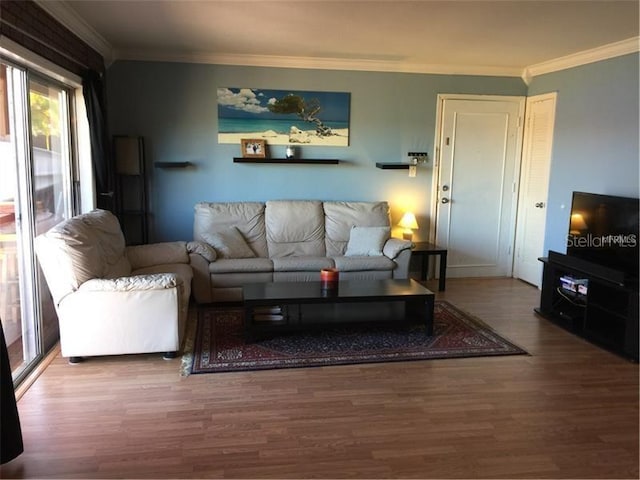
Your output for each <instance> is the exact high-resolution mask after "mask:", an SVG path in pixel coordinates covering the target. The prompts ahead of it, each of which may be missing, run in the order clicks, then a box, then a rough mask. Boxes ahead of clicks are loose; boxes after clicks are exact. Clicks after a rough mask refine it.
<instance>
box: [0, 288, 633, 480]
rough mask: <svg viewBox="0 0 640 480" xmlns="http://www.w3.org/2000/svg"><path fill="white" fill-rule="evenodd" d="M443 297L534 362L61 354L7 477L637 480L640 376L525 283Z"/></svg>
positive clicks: (45, 378) (28, 406)
mask: <svg viewBox="0 0 640 480" xmlns="http://www.w3.org/2000/svg"><path fill="white" fill-rule="evenodd" d="M429 286H430V287H431V288H432V289H433V290H434V291H435V290H437V288H436V286H435V284H433V283H429ZM438 297H439V298H443V299H447V300H449V301H450V302H452V303H453V304H454V305H456V306H457V307H459V308H461V309H463V310H466V311H468V312H470V313H472V314H474V315H476V316H477V317H480V318H482V319H483V320H484V321H485V322H486V323H488V324H489V325H491V326H492V327H493V328H494V329H495V330H497V331H498V332H499V333H501V334H502V335H504V336H505V337H507V338H509V339H510V340H512V341H513V342H515V343H517V344H518V345H520V346H522V347H523V348H525V349H526V350H527V351H528V352H530V354H531V355H530V356H526V355H521V356H510V357H493V358H491V357H488V358H469V359H453V360H430V361H417V362H401V363H387V364H369V365H357V366H336V367H321V368H309V369H290V370H273V371H260V372H242V373H222V374H209V375H191V376H189V377H180V376H179V373H178V371H179V366H180V359H179V358H177V359H174V360H171V361H164V360H162V358H161V356H160V355H135V356H121V357H102V358H93V359H91V360H89V361H87V362H84V363H82V364H79V365H69V364H67V362H66V360H65V359H63V358H60V356H57V357H56V358H55V359H54V361H53V362H52V364H51V365H50V366H49V367H48V368H47V369H46V370H45V371H44V373H43V374H42V375H41V376H40V377H39V378H38V379H37V380H36V381H35V382H34V384H33V385H32V386H31V387H30V388H29V390H28V391H27V392H26V393H25V394H24V395H23V397H22V398H21V399H20V401H19V403H18V407H19V411H20V418H21V422H22V429H23V435H24V441H25V452H24V454H22V455H21V456H20V457H18V458H17V459H16V460H14V461H12V462H10V463H8V464H6V465H5V466H3V467H2V468H1V469H0V477H2V478H45V477H46V478H214V477H228V478H268V477H270V478H311V477H312V478H346V477H350V478H398V477H402V478H600V479H603V478H636V479H637V478H638V476H639V469H638V365H637V364H635V363H632V362H629V361H628V360H625V359H623V358H620V357H618V356H616V355H614V354H612V353H609V352H607V351H605V350H602V349H600V348H598V347H596V346H593V345H591V344H590V343H588V342H586V341H584V340H582V339H580V338H577V337H575V336H573V335H571V334H569V333H567V332H565V331H564V330H562V329H560V328H558V327H556V326H555V325H553V324H552V323H550V322H548V321H547V320H544V319H542V318H539V317H537V316H536V315H535V314H534V313H533V307H534V306H537V304H538V300H539V292H538V290H537V289H535V288H534V287H531V286H529V285H527V284H525V283H522V282H520V281H517V280H513V279H490V280H478V279H475V280H474V279H450V280H447V291H446V292H444V293H441V294H438Z"/></svg>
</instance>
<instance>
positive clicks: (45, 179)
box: [0, 63, 74, 380]
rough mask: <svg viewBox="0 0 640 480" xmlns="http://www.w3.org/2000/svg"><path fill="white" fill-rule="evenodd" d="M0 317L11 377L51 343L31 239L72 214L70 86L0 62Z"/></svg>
mask: <svg viewBox="0 0 640 480" xmlns="http://www.w3.org/2000/svg"><path fill="white" fill-rule="evenodd" d="M0 96H1V97H2V98H1V100H0V172H1V175H0V292H1V294H0V318H1V319H2V327H3V330H4V333H5V338H6V342H7V347H8V350H9V356H10V363H11V369H12V373H13V377H14V380H15V379H17V378H19V377H20V376H22V375H23V374H24V373H25V372H26V371H27V370H28V369H29V367H30V366H32V365H33V364H34V363H35V362H36V361H37V360H39V359H40V358H41V357H42V355H43V354H44V353H46V352H47V351H48V350H49V349H50V348H51V347H52V346H53V345H54V344H55V343H56V341H57V340H58V336H59V335H58V322H57V317H56V314H55V309H54V306H53V302H52V300H51V295H50V294H49V291H48V289H47V286H46V283H45V281H44V278H43V277H42V275H41V273H40V271H39V268H38V266H37V262H36V260H35V253H34V246H33V245H34V244H33V239H34V238H35V237H36V236H37V235H39V234H41V233H44V232H45V231H47V230H48V229H49V228H51V227H52V226H54V225H55V224H57V223H59V222H60V221H61V220H63V219H65V218H69V217H70V216H71V215H72V213H73V212H72V206H73V204H74V202H73V200H74V199H73V193H72V192H73V168H72V167H73V165H74V155H73V152H74V144H73V138H74V135H73V133H74V132H73V129H72V128H71V127H72V121H71V118H72V113H73V111H72V102H71V95H70V90H69V89H68V88H67V87H65V86H64V85H61V84H59V83H57V82H56V81H54V80H51V79H48V78H46V77H43V76H39V75H36V74H34V73H32V72H30V71H28V70H26V69H22V68H20V67H19V66H16V65H12V64H9V63H0Z"/></svg>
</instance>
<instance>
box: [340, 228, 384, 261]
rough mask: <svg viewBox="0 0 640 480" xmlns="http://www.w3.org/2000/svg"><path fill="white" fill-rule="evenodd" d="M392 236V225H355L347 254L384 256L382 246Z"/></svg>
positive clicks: (349, 255)
mask: <svg viewBox="0 0 640 480" xmlns="http://www.w3.org/2000/svg"><path fill="white" fill-rule="evenodd" d="M390 236H391V227H353V228H351V232H350V233H349V243H348V244H347V251H346V252H345V256H347V257H355V256H366V257H380V256H382V247H384V244H385V243H386V241H387V240H389V237H390Z"/></svg>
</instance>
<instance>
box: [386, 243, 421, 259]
mask: <svg viewBox="0 0 640 480" xmlns="http://www.w3.org/2000/svg"><path fill="white" fill-rule="evenodd" d="M412 246H413V243H412V242H411V241H410V240H403V239H401V238H390V239H389V240H387V242H386V243H385V244H384V247H383V248H382V253H383V254H384V256H385V257H388V258H390V259H391V260H395V258H396V257H397V256H398V255H400V252H402V251H403V250H411V247H412Z"/></svg>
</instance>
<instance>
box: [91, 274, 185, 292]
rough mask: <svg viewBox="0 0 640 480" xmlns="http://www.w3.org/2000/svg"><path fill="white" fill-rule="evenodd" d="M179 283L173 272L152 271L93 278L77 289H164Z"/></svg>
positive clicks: (121, 290)
mask: <svg viewBox="0 0 640 480" xmlns="http://www.w3.org/2000/svg"><path fill="white" fill-rule="evenodd" d="M179 284H180V280H179V279H178V277H177V275H176V274H175V273H153V274H149V275H133V276H131V277H120V278H112V279H107V278H93V279H91V280H88V281H86V282H84V283H83V284H82V285H80V288H78V291H84V292H131V291H134V290H165V289H168V288H176V287H177V286H178V285H179Z"/></svg>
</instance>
